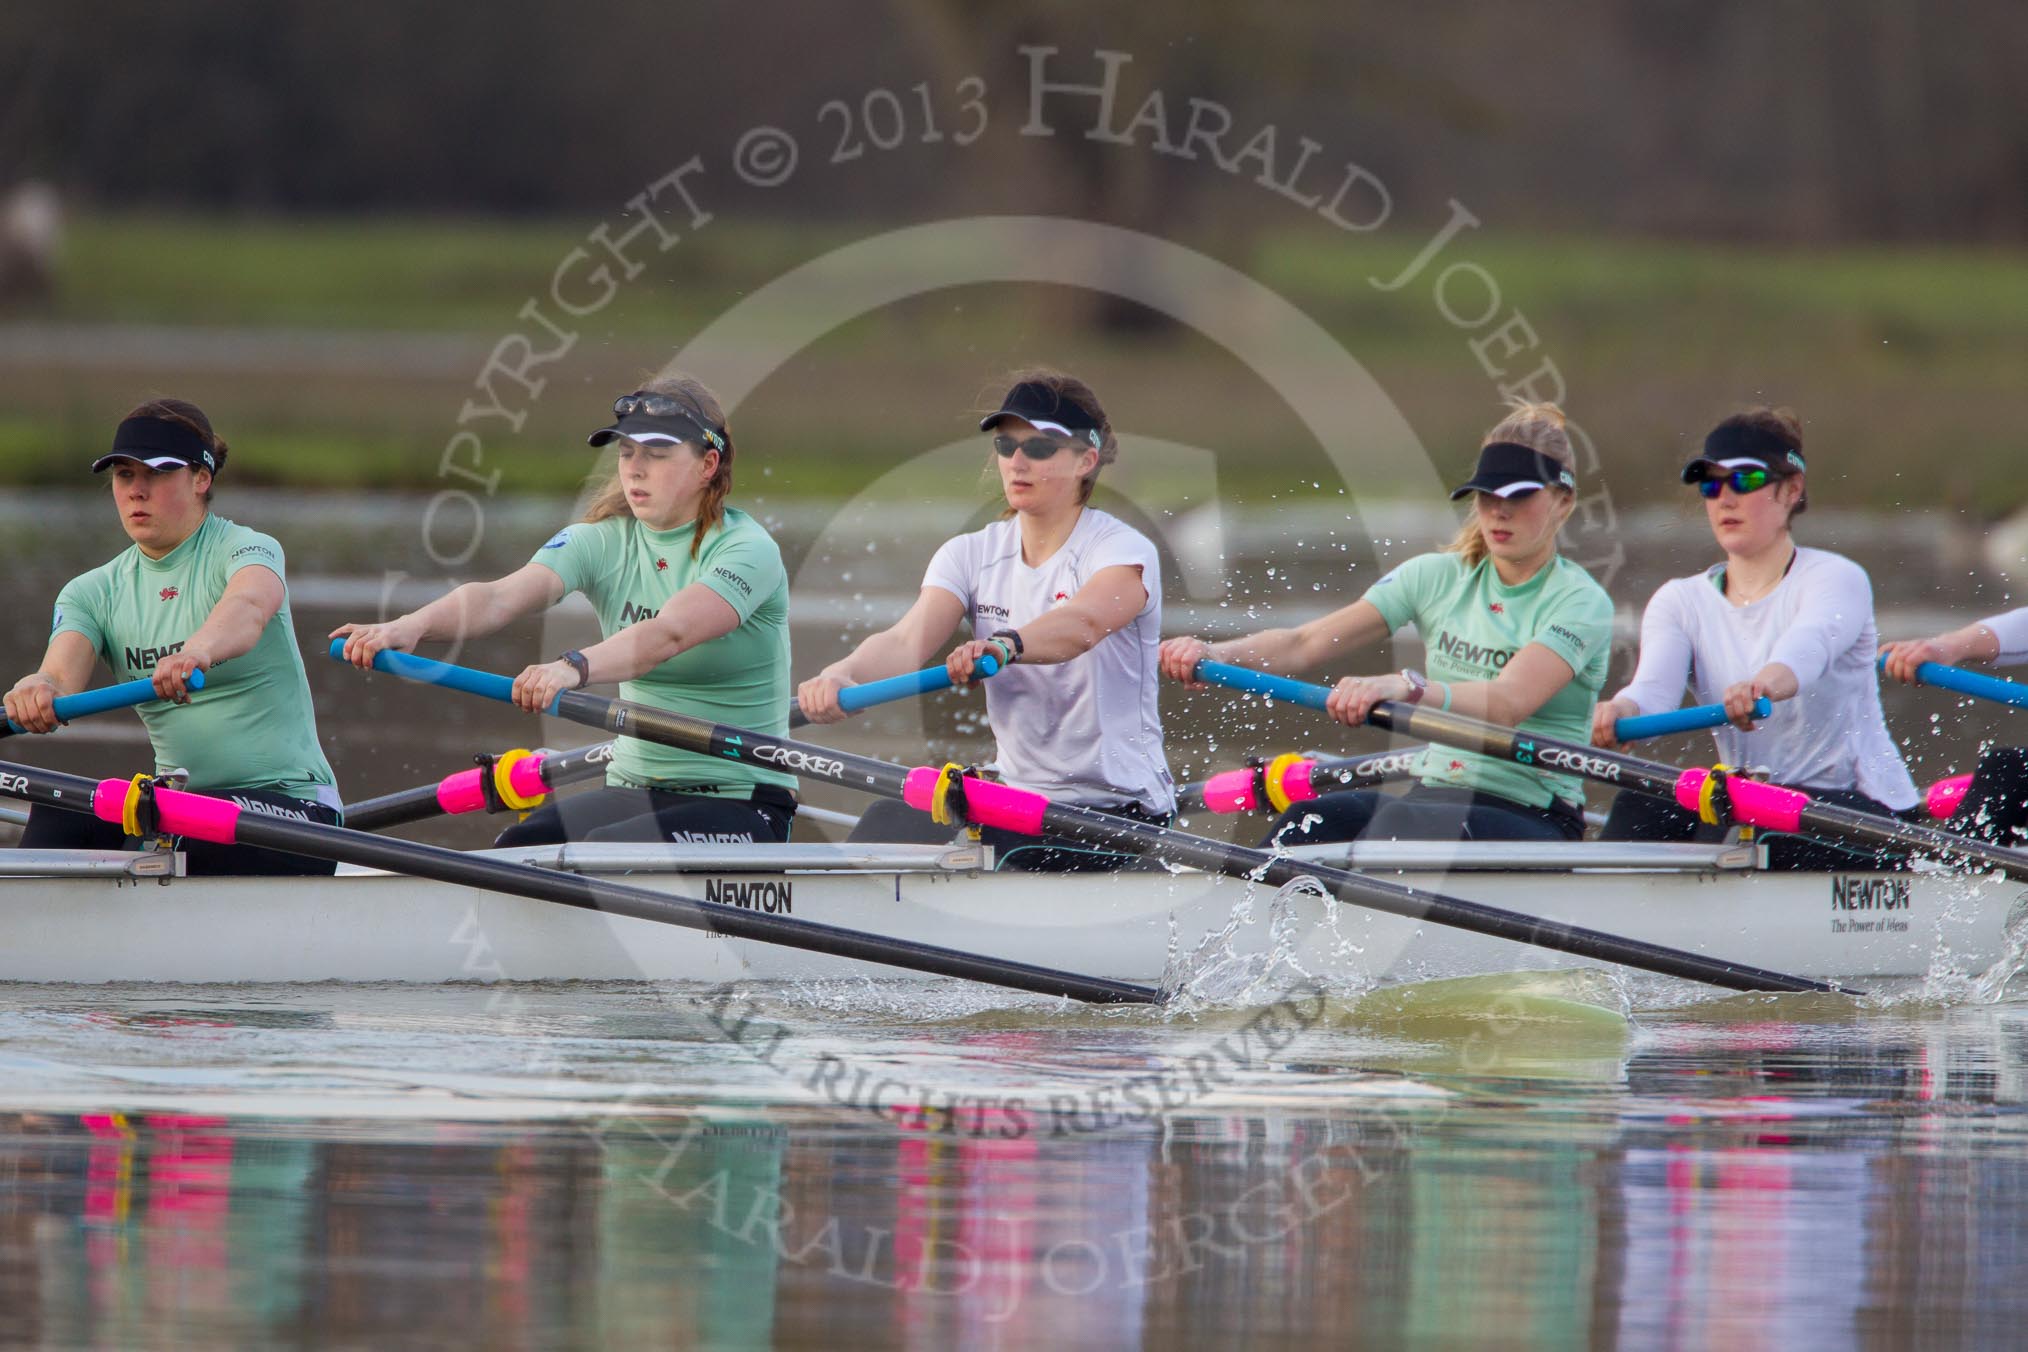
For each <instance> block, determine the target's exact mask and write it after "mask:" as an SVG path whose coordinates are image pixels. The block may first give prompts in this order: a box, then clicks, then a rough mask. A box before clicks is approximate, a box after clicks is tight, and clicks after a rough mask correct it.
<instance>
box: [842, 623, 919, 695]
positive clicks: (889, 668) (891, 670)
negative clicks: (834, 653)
mask: <svg viewBox="0 0 2028 1352" xmlns="http://www.w3.org/2000/svg"><path fill="white" fill-rule="evenodd" d="M928 660H929V659H928V657H927V656H926V655H925V654H923V653H921V652H919V651H917V649H916V646H915V645H914V644H912V643H910V642H909V640H908V638H907V636H905V635H903V634H900V633H897V632H896V631H894V630H892V629H883V630H881V631H880V632H879V633H877V634H873V635H870V636H868V637H867V639H866V641H865V642H863V643H861V644H860V645H859V646H858V647H857V648H854V649H853V650H852V651H851V652H849V653H847V654H846V655H845V656H843V657H841V658H839V659H838V660H837V661H836V662H833V663H832V664H831V665H830V666H828V667H825V668H824V671H823V674H824V675H826V676H831V677H835V678H836V679H837V680H839V681H841V682H843V683H844V684H846V685H865V684H866V683H867V682H869V681H884V680H886V679H887V678H888V677H890V676H900V675H902V674H904V673H906V672H910V671H914V670H915V669H916V668H918V667H920V666H922V665H923V663H924V662H926V661H928Z"/></svg>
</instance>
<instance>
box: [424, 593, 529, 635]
mask: <svg viewBox="0 0 2028 1352" xmlns="http://www.w3.org/2000/svg"><path fill="white" fill-rule="evenodd" d="M516 618H518V615H517V612H516V611H514V610H513V609H512V608H511V607H509V606H508V605H506V604H505V602H504V601H503V600H502V599H501V598H500V596H499V594H498V592H497V590H496V589H495V588H493V587H492V586H490V585H489V584H487V583H484V582H467V583H465V584H463V585H462V586H458V587H453V588H452V589H451V590H450V591H448V592H446V593H444V594H443V595H442V596H439V597H438V598H437V599H436V600H434V601H432V602H430V603H429V604H428V605H426V606H423V607H422V608H420V609H418V610H415V611H412V612H411V613H410V614H409V619H411V620H413V621H415V622H416V623H417V624H420V625H421V626H422V634H421V637H422V638H424V639H439V640H446V641H451V640H464V639H468V638H484V637H486V635H488V634H493V633H497V632H499V631H500V630H501V629H504V628H506V626H507V625H508V624H509V623H510V622H512V621H513V620H515V619H516Z"/></svg>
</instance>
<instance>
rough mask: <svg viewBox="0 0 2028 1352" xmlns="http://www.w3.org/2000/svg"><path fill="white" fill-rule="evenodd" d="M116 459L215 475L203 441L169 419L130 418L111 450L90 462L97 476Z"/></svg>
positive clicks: (115, 436) (214, 463) (213, 461)
mask: <svg viewBox="0 0 2028 1352" xmlns="http://www.w3.org/2000/svg"><path fill="white" fill-rule="evenodd" d="M118 460H132V461H135V462H137V463H139V464H143V465H146V466H147V467H148V468H149V469H186V468H187V469H208V470H210V471H211V472H212V473H214V474H216V473H217V472H218V461H217V460H216V459H215V458H214V457H213V456H212V454H211V447H210V446H208V445H206V444H205V441H204V438H203V437H201V436H199V435H198V434H197V433H196V431H195V430H194V429H192V428H190V427H188V426H186V425H184V424H183V423H180V422H173V421H171V420H170V419H168V418H146V417H143V418H129V419H127V420H126V421H125V422H123V423H121V424H120V425H119V428H118V429H117V430H115V431H114V433H113V449H112V450H111V451H109V452H107V453H106V454H104V455H102V456H100V457H99V458H98V459H96V460H94V461H92V473H94V474H97V473H98V472H99V471H100V470H102V469H104V468H105V467H106V466H107V465H110V464H112V463H114V462H115V461H118Z"/></svg>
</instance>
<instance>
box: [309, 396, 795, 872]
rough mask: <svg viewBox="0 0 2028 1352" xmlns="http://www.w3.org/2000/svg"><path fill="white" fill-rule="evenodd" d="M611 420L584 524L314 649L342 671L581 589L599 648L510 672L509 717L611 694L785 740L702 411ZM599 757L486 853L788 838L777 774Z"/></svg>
mask: <svg viewBox="0 0 2028 1352" xmlns="http://www.w3.org/2000/svg"><path fill="white" fill-rule="evenodd" d="M613 413H614V420H613V422H612V424H611V425H610V426H606V427H602V428H600V429H599V430H598V431H596V432H594V433H592V434H591V437H590V438H589V441H590V443H591V444H592V445H594V446H606V445H611V446H613V447H614V456H615V458H614V461H613V465H612V473H611V475H610V477H609V478H608V479H607V480H606V482H605V483H604V485H603V486H602V487H601V488H600V489H599V490H598V491H597V492H596V493H595V494H594V496H593V500H592V503H591V506H590V507H588V508H587V509H586V512H585V519H584V520H582V521H579V522H577V523H575V524H573V525H570V526H566V527H565V528H564V529H562V530H560V531H558V532H557V533H556V534H555V535H554V536H552V537H551V538H550V539H549V540H548V541H547V542H545V543H544V544H543V545H542V546H541V547H540V548H539V549H537V550H536V551H535V554H534V557H533V558H531V559H530V560H529V562H528V563H527V564H525V565H524V566H523V567H521V568H520V569H519V570H518V571H516V572H513V573H510V574H508V575H507V576H506V577H503V578H498V579H495V580H494V581H491V582H471V583H466V584H465V585H464V586H462V587H459V588H458V589H457V590H455V591H453V592H451V593H450V594H449V595H447V596H444V597H442V598H440V599H439V600H436V601H433V602H431V603H430V604H429V605H427V606H424V607H423V608H422V609H420V610H417V611H415V612H413V613H411V614H408V615H403V616H401V617H400V618H399V619H395V620H389V621H386V622H384V623H380V624H346V625H340V626H339V627H338V628H337V629H336V630H334V631H333V632H332V636H333V637H334V638H336V637H343V638H344V639H345V647H344V654H345V656H346V658H347V659H348V660H350V661H352V662H355V663H357V664H359V665H360V666H362V667H370V666H371V665H372V663H373V657H374V654H376V653H378V652H380V651H382V650H385V649H391V650H394V651H398V652H406V651H409V650H411V649H412V648H414V646H415V645H416V644H417V643H420V642H423V641H425V640H428V639H465V638H470V637H474V636H476V635H480V634H488V633H491V632H493V631H494V630H496V629H499V628H500V627H501V626H503V625H505V624H507V623H508V622H509V621H511V620H513V619H515V618H516V617H518V616H521V615H525V614H530V613H533V612H535V611H539V610H542V609H545V608H547V607H549V606H553V605H555V604H556V603H557V602H559V601H561V600H562V599H563V598H564V597H565V596H567V595H569V594H570V593H572V592H581V593H583V595H584V596H585V597H586V599H588V600H589V601H590V602H591V604H592V608H593V609H594V610H595V611H596V612H597V614H598V619H599V632H600V633H601V634H602V635H603V636H604V637H603V639H602V640H601V641H600V642H598V643H595V644H593V645H592V646H590V647H588V648H586V649H585V650H584V651H583V652H575V651H572V652H566V653H564V654H562V655H561V656H559V657H557V658H554V659H553V660H550V661H542V662H537V663H535V664H534V665H532V666H530V667H528V668H527V669H526V670H524V671H523V672H522V673H521V674H520V675H519V676H518V677H516V678H515V680H514V690H513V697H514V702H515V703H516V704H517V705H519V706H520V707H522V708H524V709H526V710H528V711H530V712H540V711H542V710H545V709H547V708H548V707H549V706H550V704H551V703H552V702H553V701H554V700H555V698H556V696H557V695H558V694H559V693H561V692H562V691H565V690H575V689H578V688H579V687H581V686H585V685H600V684H606V683H617V684H618V685H619V693H620V695H621V697H622V698H624V699H627V700H630V701H634V702H636V703H640V704H646V705H651V706H653V707H655V708H660V709H668V710H671V711H673V712H677V713H683V714H689V715H693V716H695V717H698V718H703V719H708V720H710V721H711V722H714V723H723V724H728V725H731V726H734V727H741V728H748V729H752V730H753V731H755V732H759V733H763V734H767V735H770V736H775V737H782V736H786V735H787V733H788V711H789V697H790V685H789V581H788V573H787V571H786V570H785V569H784V567H783V565H782V556H781V551H780V549H778V548H777V547H776V545H775V542H774V540H773V539H772V538H771V537H770V536H769V535H768V533H767V531H766V530H764V529H762V527H761V525H760V523H759V522H757V521H755V520H754V519H753V518H752V517H751V516H748V515H747V514H746V513H745V512H742V511H740V510H739V509H738V508H736V507H732V506H729V505H728V504H727V503H726V501H725V499H726V495H727V494H728V493H729V492H730V491H731V489H732V466H733V459H734V450H733V439H732V433H731V431H730V430H729V429H728V428H727V427H726V424H725V418H724V414H723V412H722V411H721V410H720V408H719V406H718V401H717V400H716V399H714V398H713V397H712V395H711V392H710V391H709V390H707V389H706V388H705V387H704V386H703V385H701V384H699V383H698V382H697V381H695V380H691V379H689V378H687V377H670V378H665V379H661V380H657V381H655V382H653V383H651V384H650V385H649V386H648V387H647V388H645V389H642V390H637V391H635V392H634V393H632V394H627V395H622V396H621V397H620V398H619V400H618V401H616V402H615V403H614V405H613ZM615 746H616V749H615V752H614V755H613V762H612V765H611V767H610V768H609V769H608V771H607V773H606V783H605V786H604V787H603V788H600V789H595V790H592V791H590V792H585V793H577V794H572V795H569V796H567V797H562V798H556V799H553V800H552V801H551V802H549V803H548V804H545V805H544V806H543V807H541V808H538V809H536V810H535V811H534V812H532V813H530V814H529V816H528V817H527V818H525V819H524V820H522V821H521V822H519V823H517V824H516V825H514V826H510V827H509V828H507V830H506V831H504V832H502V833H501V834H500V836H499V838H498V840H497V841H496V842H495V843H496V844H499V845H503V846H506V845H542V844H552V843H556V842H560V841H565V840H589V841H636V842H649V841H657V842H665V843H675V844H703V845H729V844H741V843H749V842H780V841H785V840H787V839H788V835H789V828H790V825H791V822H792V820H793V818H794V815H795V810H796V797H795V788H796V784H797V780H796V777H795V776H794V775H792V774H789V773H787V772H785V771H781V770H775V769H771V768H766V767H761V766H753V765H747V764H744V763H742V762H740V761H735V760H732V759H729V758H724V757H710V756H702V755H698V754H696V753H694V752H690V751H681V750H677V749H676V748H674V747H667V746H662V745H660V744H658V743H653V742H646V741H642V740H639V739H637V738H632V737H620V738H617V739H616V740H615Z"/></svg>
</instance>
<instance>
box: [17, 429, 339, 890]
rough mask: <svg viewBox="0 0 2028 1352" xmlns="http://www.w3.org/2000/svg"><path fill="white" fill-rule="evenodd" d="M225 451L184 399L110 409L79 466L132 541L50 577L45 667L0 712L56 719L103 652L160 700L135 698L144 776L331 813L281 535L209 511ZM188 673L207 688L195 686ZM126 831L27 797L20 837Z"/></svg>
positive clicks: (104, 838) (255, 859)
mask: <svg viewBox="0 0 2028 1352" xmlns="http://www.w3.org/2000/svg"><path fill="white" fill-rule="evenodd" d="M226 453H227V448H226V444H225V441H224V439H223V438H222V437H220V436H219V435H218V434H217V433H216V431H214V430H213V428H212V426H211V421H210V419H209V418H207V417H206V416H205V414H204V412H203V410H201V409H199V408H198V407H197V406H196V405H195V404H191V403H189V402H187V401H185V400H181V399H155V400H150V401H149V402H147V403H145V404H142V405H141V406H140V407H138V408H136V409H135V410H133V412H131V413H129V414H128V415H127V417H126V418H125V419H124V420H122V421H121V423H120V425H119V427H118V429H117V430H116V431H115V432H114V434H113V446H112V450H111V451H110V452H109V453H107V454H105V455H102V456H100V457H99V458H98V459H97V460H96V461H94V462H93V464H92V469H93V471H94V472H96V473H101V474H105V475H106V478H107V480H108V481H109V484H110V487H111V489H112V497H113V505H114V507H115V508H116V509H117V511H118V512H119V516H120V524H121V525H122V527H124V528H125V530H126V532H127V536H128V538H129V539H131V540H132V541H133V544H132V546H131V547H130V548H128V549H127V550H125V551H124V552H122V553H121V554H119V555H118V556H117V557H115V558H114V559H113V560H112V561H111V562H110V563H106V564H104V565H102V566H100V567H98V568H94V569H92V570H91V571H90V572H88V573H85V574H83V575H82V576H80V577H77V578H73V579H72V580H71V581H70V583H69V584H68V585H66V586H65V587H64V588H63V590H62V592H61V593H60V594H59V595H58V597H57V601H56V608H55V613H54V615H53V616H52V618H51V623H50V638H49V648H48V651H47V652H46V653H45V654H44V655H43V659H42V665H41V667H40V668H39V669H38V670H37V671H35V672H33V673H31V674H29V675H27V676H24V677H23V678H22V679H21V680H20V681H19V682H17V683H16V684H15V686H14V688H13V689H12V690H10V691H8V692H7V696H6V707H7V715H8V717H10V718H12V719H13V720H14V721H15V722H16V723H19V724H20V725H21V726H22V727H23V728H25V729H27V730H28V731H30V732H38V733H39V732H50V731H52V730H54V729H55V727H56V716H55V701H56V698H57V696H59V695H68V694H75V693H77V692H78V691H79V690H82V689H83V688H84V687H85V686H86V685H87V684H88V683H89V682H90V680H91V676H92V668H93V667H94V666H95V665H96V664H97V663H98V662H100V661H103V662H104V663H105V664H106V666H108V667H109V668H111V669H112V672H113V675H114V677H115V679H116V680H119V681H123V682H124V681H131V680H151V681H153V682H154V685H155V690H156V693H157V694H158V695H160V696H161V698H160V699H157V700H152V701H150V702H148V703H146V704H143V705H141V706H140V714H141V721H142V723H143V725H144V726H145V727H146V728H147V730H148V740H149V741H150V743H151V744H152V746H153V751H154V755H153V769H154V771H155V773H157V774H162V773H166V772H168V771H172V770H182V771H185V772H187V774H188V776H189V778H188V781H187V787H188V788H190V789H192V790H195V791H197V792H200V793H207V794H212V795H216V796H219V797H226V798H230V799H232V800H233V801H234V802H236V803H237V804H239V806H240V808H241V809H242V810H243V811H247V812H253V813H259V814H263V815H267V816H277V817H285V818H289V819H292V820H296V821H305V822H313V823H322V824H326V825H330V824H335V823H336V822H337V821H338V819H339V810H338V809H339V799H338V790H337V787H336V785H335V782H334V780H333V777H332V774H331V765H330V762H329V761H327V760H326V759H325V758H324V752H323V748H322V747H321V746H320V745H319V743H318V740H317V721H316V717H315V715H314V713H313V712H312V710H311V703H310V684H309V680H308V678H307V676H306V675H305V673H304V671H303V658H302V654H301V652H300V651H298V649H297V647H296V635H295V630H294V628H293V627H292V624H291V617H290V613H289V591H288V585H287V582H286V580H285V579H286V577H287V570H286V568H285V567H284V564H283V559H282V547H281V545H279V544H278V543H276V542H275V540H274V539H273V538H272V537H271V536H267V535H263V534H261V533H260V532H259V531H254V530H249V529H247V528H246V527H245V526H240V525H236V524H234V523H233V522H231V521H228V520H226V519H225V518H224V517H221V516H217V515H215V514H214V513H213V512H212V511H211V496H212V485H213V483H214V481H215V480H216V478H217V476H218V474H219V472H220V471H221V470H223V469H224V468H225V460H226ZM200 671H201V672H203V673H204V688H203V689H201V690H196V689H192V687H191V678H192V675H193V673H196V672H200ZM136 768H139V767H136ZM123 843H124V836H123V833H122V830H121V826H120V824H118V823H113V822H102V821H99V820H97V819H96V818H94V817H92V816H90V815H89V814H85V813H76V812H66V811H63V810H60V809H56V808H47V807H44V806H40V805H38V806H37V807H36V808H35V810H34V811H33V812H31V813H30V814H29V822H28V826H27V828H26V829H25V830H24V832H23V833H22V840H21V844H22V846H23V847H24V848H29V849H48V850H59V849H119V848H121V846H122V844H123ZM179 848H180V849H181V850H182V851H183V853H184V856H185V865H186V867H187V869H188V871H189V872H191V873H193V874H214V875H216V874H234V873H239V874H246V873H253V874H318V873H330V872H331V871H332V870H333V868H334V865H332V864H331V863H330V862H329V861H328V860H321V859H308V858H304V857H302V856H298V855H289V854H282V853H280V852H277V851H272V850H266V849H253V848H249V847H247V846H242V845H212V844H207V843H205V842H201V841H183V842H181V844H180V846H179Z"/></svg>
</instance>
